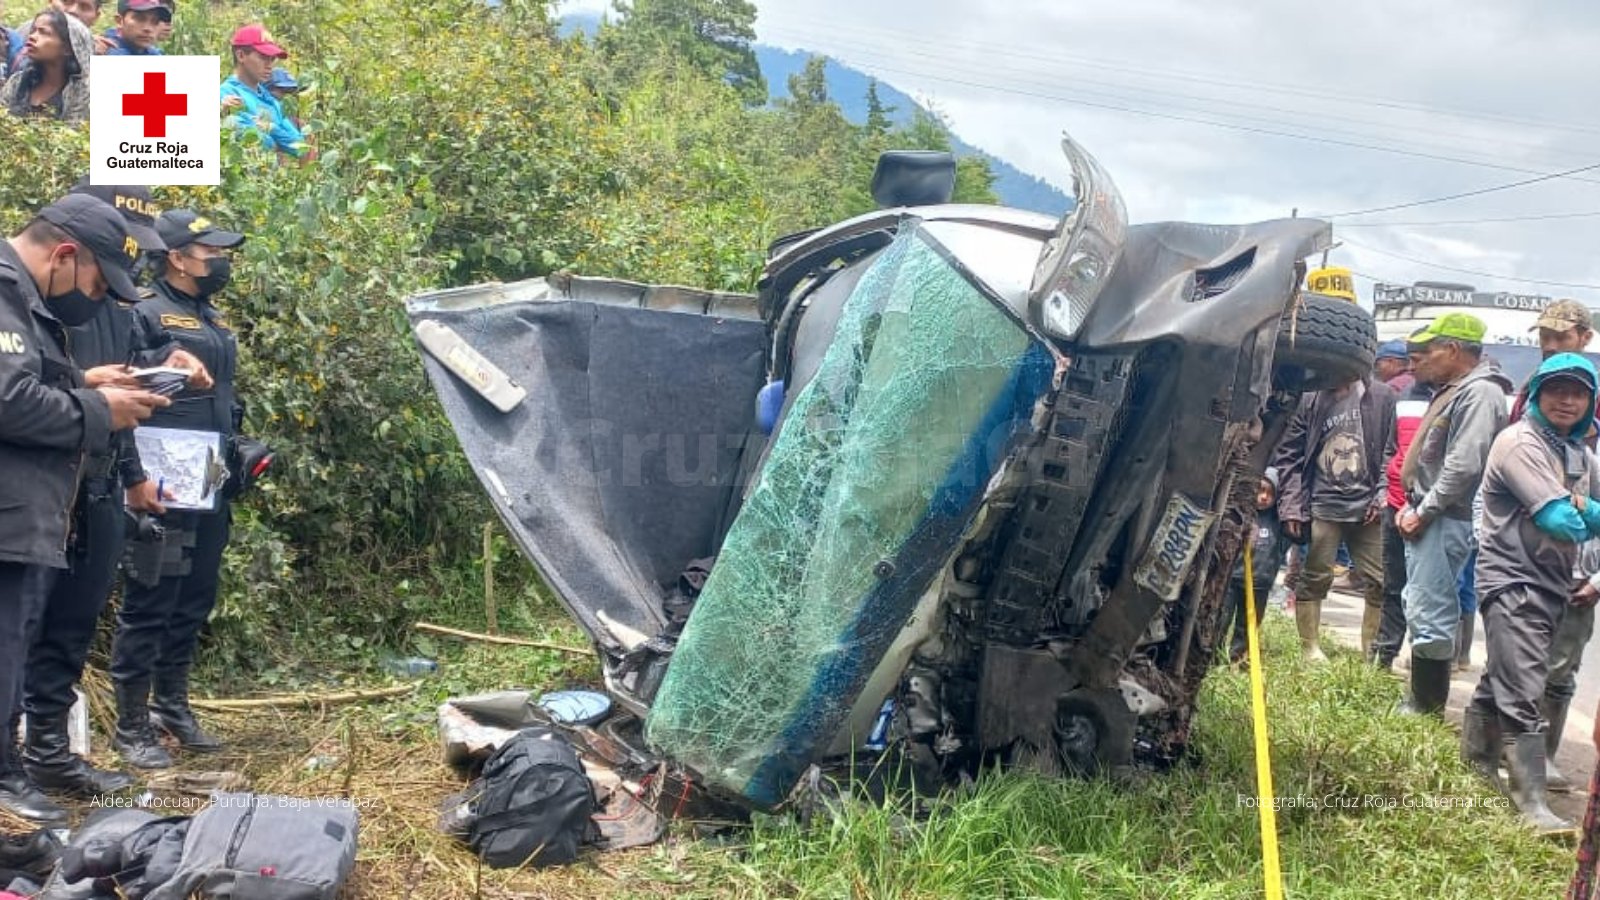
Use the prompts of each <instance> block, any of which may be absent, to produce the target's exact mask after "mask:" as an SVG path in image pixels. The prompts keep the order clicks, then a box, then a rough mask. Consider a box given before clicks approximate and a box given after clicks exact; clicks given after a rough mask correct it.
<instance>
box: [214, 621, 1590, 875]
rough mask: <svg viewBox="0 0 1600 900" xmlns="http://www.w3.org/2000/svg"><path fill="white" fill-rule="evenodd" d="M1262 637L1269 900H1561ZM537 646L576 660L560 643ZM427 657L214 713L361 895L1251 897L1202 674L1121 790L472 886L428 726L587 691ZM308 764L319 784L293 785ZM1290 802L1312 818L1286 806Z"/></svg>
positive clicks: (1217, 702) (1518, 829)
mask: <svg viewBox="0 0 1600 900" xmlns="http://www.w3.org/2000/svg"><path fill="white" fill-rule="evenodd" d="M1266 635H1267V673H1268V705H1269V715H1270V721H1271V731H1272V752H1273V777H1274V779H1275V784H1276V793H1277V794H1278V796H1279V797H1280V798H1283V803H1284V804H1285V808H1284V809H1283V810H1282V811H1281V812H1280V814H1279V817H1278V823H1279V831H1280V834H1281V837H1282V861H1283V871H1284V876H1285V884H1286V887H1287V891H1288V893H1287V896H1289V897H1317V898H1324V897H1325V898H1349V900H1358V898H1359V900H1366V898H1372V897H1405V896H1416V897H1428V898H1442V900H1455V898H1459V900H1481V898H1483V897H1491V896H1492V897H1495V898H1497V900H1498V898H1505V900H1514V898H1529V900H1533V898H1541V900H1542V898H1549V897H1557V896H1560V894H1561V891H1562V888H1563V887H1564V885H1565V884H1566V880H1567V878H1568V877H1569V876H1570V874H1571V872H1572V866H1573V853H1572V848H1571V846H1570V845H1566V844H1560V843H1553V842H1549V841H1545V840H1541V839H1540V838H1538V837H1536V836H1535V835H1534V834H1533V832H1532V831H1530V830H1527V829H1525V828H1523V826H1521V825H1520V824H1519V822H1518V820H1517V819H1516V818H1515V815H1514V814H1513V813H1512V812H1510V811H1509V810H1504V809H1497V808H1476V809H1461V808H1433V809H1429V808H1425V807H1423V806H1422V805H1421V804H1424V803H1427V802H1429V801H1430V800H1432V801H1437V800H1442V799H1452V798H1453V799H1458V800H1464V801H1468V802H1471V801H1478V802H1483V801H1488V800H1491V799H1493V795H1491V794H1487V793H1486V792H1485V786H1484V785H1483V784H1481V783H1480V782H1478V781H1477V780H1475V779H1474V778H1473V777H1472V776H1471V775H1470V774H1469V773H1468V772H1467V771H1466V770H1465V768H1464V767H1463V766H1462V765H1461V763H1460V762H1459V761H1458V760H1457V758H1456V742H1457V737H1456V735H1455V734H1454V733H1453V732H1452V731H1451V730H1450V729H1449V728H1446V727H1445V726H1443V725H1440V724H1437V723H1431V722H1423V721H1419V720H1415V719H1410V718H1405V717H1401V716H1398V715H1395V714H1393V713H1391V712H1389V710H1390V709H1391V708H1392V707H1393V705H1394V703H1395V701H1396V700H1397V699H1398V698H1399V695H1400V691H1401V685H1400V683H1399V681H1398V680H1397V679H1396V678H1394V677H1393V676H1391V675H1387V674H1383V673H1379V672H1377V671H1375V670H1373V669H1371V668H1370V667H1367V666H1364V665H1362V664H1361V663H1360V662H1359V661H1358V660H1357V659H1356V657H1355V655H1354V654H1353V653H1352V652H1349V651H1345V652H1337V653H1335V654H1334V659H1333V661H1332V663H1331V664H1330V665H1327V666H1322V667H1308V666H1304V665H1303V664H1302V663H1301V662H1300V660H1299V654H1298V646H1297V641H1298V639H1297V637H1296V636H1295V634H1294V630H1293V626H1292V625H1291V624H1290V623H1289V622H1288V621H1287V620H1286V619H1285V618H1283V617H1281V616H1278V615H1272V616H1269V617H1268V626H1267V628H1266ZM541 636H543V637H546V638H550V639H554V640H560V641H564V642H568V643H571V642H575V641H576V640H577V638H576V637H575V635H574V632H573V630H572V629H571V627H570V626H567V627H566V628H565V630H564V631H562V630H558V631H555V632H551V633H546V634H543V635H541ZM441 644H442V645H443V644H444V642H441ZM438 649H440V650H441V651H442V652H443V653H442V655H443V665H442V668H441V670H440V673H439V675H438V676H436V677H434V678H432V679H428V680H426V681H422V682H420V683H418V685H417V689H416V693H415V694H413V695H412V696H410V697H409V698H406V699H403V700H397V701H394V702H390V703H384V704H378V705H374V706H367V707H346V708H341V709H337V710H335V711H334V714H333V715H331V716H329V715H326V714H316V713H306V712H293V711H279V712H278V713H277V714H276V715H275V716H272V717H263V716H260V715H259V714H255V715H243V714H241V715H237V716H228V717H225V718H224V719H223V720H222V721H223V723H224V727H225V729H226V730H227V731H228V733H229V736H230V737H231V738H233V739H234V741H233V747H234V749H232V750H230V751H229V753H228V754H227V755H226V756H224V757H221V758H208V759H207V761H206V764H207V765H208V766H216V767H220V768H238V769H241V770H243V771H246V772H248V773H249V774H250V775H251V776H252V777H253V778H254V779H255V783H256V786H257V788H258V789H271V790H286V791H290V792H293V793H297V794H302V795H308V796H319V795H324V794H336V793H339V792H341V791H345V790H348V791H349V792H350V794H351V795H352V796H354V797H356V798H359V799H360V800H361V801H362V803H363V809H364V811H363V817H364V818H363V821H362V853H361V858H360V861H359V862H358V868H357V873H356V875H355V878H354V882H355V884H357V885H359V886H360V890H359V892H358V895H359V896H363V897H369V896H370V897H399V896H428V897H435V898H451V900H454V898H463V900H464V898H469V897H476V896H483V897H508V896H534V897H537V896H549V897H568V898H590V897H596V898H598V897H608V898H610V897H685V898H713V897H715V898H768V897H782V898H808V900H809V898H819V900H820V898H829V900H832V898H850V900H869V898H889V897H894V898H914V900H934V898H939V900H944V898H975V900H976V898H982V900H987V898H991V897H1038V898H1080V897H1081V898H1130V900H1152V898H1171V900H1193V898H1249V897H1260V896H1261V885H1262V881H1261V877H1262V876H1261V845H1260V835H1259V830H1258V823H1257V813H1256V810H1255V809H1253V808H1251V807H1249V806H1248V805H1244V804H1242V803H1241V797H1244V798H1250V797H1253V796H1254V795H1255V764H1254V757H1253V755H1252V754H1253V750H1252V743H1251V724H1250V702H1249V691H1248V681H1247V678H1246V677H1245V675H1244V674H1243V673H1240V672H1234V671H1228V670H1226V669H1218V670H1216V671H1215V672H1213V674H1212V675H1211V677H1210V679H1209V680H1208V682H1207V684H1206V687H1205V689H1204V691H1203V694H1202V697H1201V707H1200V709H1201V712H1200V713H1199V715H1197V716H1196V719H1195V721H1196V726H1197V733H1196V735H1195V744H1194V746H1195V750H1196V752H1195V754H1194V756H1193V757H1192V759H1191V760H1190V761H1189V762H1186V763H1185V764H1183V765H1180V766H1178V767H1177V768H1175V769H1173V770H1172V771H1169V772H1164V773H1151V774H1146V775H1142V776H1140V777H1139V778H1138V780H1137V781H1136V782H1135V783H1132V784H1129V785H1113V784H1109V783H1105V782H1094V783H1088V782H1078V781H1055V780H1048V779H1042V778H1035V777H1029V776H1026V775H1020V774H1009V775H989V776H986V777H984V778H983V779H982V780H980V781H979V783H978V784H977V785H976V786H975V787H974V788H973V789H972V790H971V791H969V792H966V793H965V794H963V795H961V796H957V797H953V798H951V799H949V800H946V801H942V802H938V803H935V804H933V806H932V809H931V812H930V813H929V814H928V815H927V816H926V817H922V818H918V817H914V816H912V815H909V814H908V813H907V809H908V808H909V806H908V804H904V803H899V802H890V803H886V804H875V803H869V802H858V801H849V802H844V803H840V804H838V805H837V812H836V814H834V815H828V814H819V815H816V816H814V817H813V818H812V819H811V821H810V822H809V823H807V824H799V823H797V822H795V821H793V820H791V819H788V818H761V819H759V820H758V821H757V822H756V823H755V824H754V826H753V827H748V828H738V829H734V830H732V831H730V832H727V833H725V834H723V835H720V836H718V837H717V838H716V839H713V840H705V841H690V840H680V839H669V841H668V842H667V843H664V844H662V845H658V846H655V847H650V848H645V849H640V850H636V851H630V852H626V853H620V854H606V855H600V856H594V857H590V858H589V859H588V860H587V861H585V862H582V863H579V864H578V865H575V866H571V867H567V868H562V869H553V870H547V871H543V872H537V873H523V874H513V873H508V872H495V871H490V870H479V869H478V868H477V867H476V866H475V859H474V857H473V856H472V855H471V853H470V852H468V851H466V850H464V849H462V848H460V847H459V846H457V845H455V844H454V843H452V842H451V841H450V840H449V839H447V838H445V837H443V836H442V835H440V834H438V833H437V832H435V831H433V830H432V828H431V823H432V821H433V818H434V816H435V815H436V812H437V809H438V803H439V800H440V798H442V797H444V796H445V795H446V794H449V793H451V792H453V791H457V790H460V785H461V783H462V782H461V781H460V779H459V777H458V776H454V775H452V774H451V773H450V772H449V771H448V770H447V769H446V768H445V766H444V765H443V763H441V762H440V761H439V751H438V738H437V737H436V735H435V734H434V731H433V726H432V723H433V709H434V706H435V704H437V703H438V702H439V701H441V700H443V699H444V698H445V697H447V696H451V695H459V694H461V693H466V692H471V691H476V690H483V689H488V688H498V687H505V686H507V683H508V682H510V683H511V684H521V685H527V686H532V687H535V688H543V687H550V686H558V685H564V684H569V683H571V682H570V679H583V678H592V677H593V674H594V673H593V671H592V665H590V663H589V661H588V660H586V659H584V658H583V657H575V656H567V655H558V654H551V653H545V652H541V651H534V650H525V649H522V648H495V647H485V646H482V645H471V646H463V645H459V644H454V645H443V646H440V647H439V648H438ZM213 721H215V718H214V717H213ZM313 758H321V759H322V760H323V761H324V762H325V763H326V765H325V766H322V767H318V765H317V764H312V765H311V766H310V767H309V768H308V760H312V759H313ZM396 773H403V774H401V775H399V776H397V774H396ZM1368 797H1372V798H1374V799H1373V800H1371V801H1368V799H1367V798H1368ZM1295 798H1307V799H1314V800H1316V801H1317V802H1318V803H1322V802H1330V804H1331V808H1320V809H1313V808H1307V807H1304V806H1301V807H1294V808H1290V807H1289V803H1290V802H1291V801H1292V800H1294V799H1295ZM1391 803H1392V804H1393V807H1392V808H1390V804H1391ZM1408 803H1409V804H1411V805H1409V806H1408V805H1407V804H1408ZM1341 804H1342V805H1341ZM690 836H691V835H690V834H689V833H688V832H687V831H684V830H680V831H679V833H678V835H677V837H678V838H687V837H690ZM701 836H704V835H701ZM480 880H481V885H480V883H479V882H480ZM480 888H481V890H480Z"/></svg>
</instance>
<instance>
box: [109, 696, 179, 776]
mask: <svg viewBox="0 0 1600 900" xmlns="http://www.w3.org/2000/svg"><path fill="white" fill-rule="evenodd" d="M116 694H117V730H116V732H115V733H114V734H112V736H111V746H112V747H113V748H115V749H116V751H117V752H118V753H120V754H122V761H123V762H125V763H127V764H128V765H130V766H133V767H134V768H136V769H170V768H172V754H170V753H168V752H167V748H165V747H163V746H161V741H159V740H158V739H157V738H156V731H155V728H153V727H152V726H151V725H150V704H149V699H148V698H149V694H150V683H149V682H147V681H144V682H138V683H136V684H120V683H119V684H117V685H116Z"/></svg>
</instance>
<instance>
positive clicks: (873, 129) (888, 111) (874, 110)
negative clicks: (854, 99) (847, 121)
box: [866, 78, 896, 140]
mask: <svg viewBox="0 0 1600 900" xmlns="http://www.w3.org/2000/svg"><path fill="white" fill-rule="evenodd" d="M895 109H896V107H893V106H885V105H884V104H883V100H882V99H880V98H879V97H878V79H876V78H874V79H872V80H870V81H868V82H867V126H866V127H867V137H868V139H869V140H870V139H875V138H883V137H886V136H888V134H889V129H890V128H891V127H893V126H894V120H893V119H892V118H891V117H892V116H893V115H894V112H895Z"/></svg>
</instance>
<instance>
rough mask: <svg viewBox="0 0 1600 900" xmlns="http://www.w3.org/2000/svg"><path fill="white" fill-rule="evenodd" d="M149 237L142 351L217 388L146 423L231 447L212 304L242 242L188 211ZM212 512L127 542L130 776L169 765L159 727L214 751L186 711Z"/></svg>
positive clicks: (168, 521) (218, 526) (124, 727)
mask: <svg viewBox="0 0 1600 900" xmlns="http://www.w3.org/2000/svg"><path fill="white" fill-rule="evenodd" d="M156 231H157V232H158V233H159V235H160V237H161V240H162V241H163V242H164V243H165V244H166V245H167V254H166V256H165V258H164V259H161V260H160V261H159V262H158V264H157V269H158V272H157V278H156V281H155V283H154V294H153V296H150V297H148V298H146V299H144V300H141V301H140V302H139V303H138V304H137V305H136V306H135V307H134V318H135V321H136V322H137V324H138V327H139V330H140V331H141V333H142V335H143V338H142V343H143V344H144V346H146V347H148V348H150V349H151V350H152V351H153V352H157V353H159V352H161V351H163V350H164V349H166V348H170V347H182V348H183V349H185V350H188V351H189V352H190V353H192V354H194V355H195V356H196V357H198V358H199V359H200V361H201V362H202V363H204V364H205V367H206V369H207V370H208V371H209V372H210V373H211V378H212V381H213V384H212V387H211V389H210V390H205V391H186V392H184V393H182V394H179V395H178V396H177V397H176V398H175V400H174V402H173V404H172V406H170V407H168V408H167V409H164V410H161V411H160V412H159V413H157V414H156V415H155V416H152V417H151V419H150V421H149V423H148V424H150V425H151V426H159V427H162V428H175V429H185V430H189V431H199V432H206V433H209V434H215V435H220V438H221V441H220V443H221V444H222V445H223V446H224V447H226V446H228V442H229V440H230V439H231V438H232V436H233V435H234V433H235V432H236V431H237V430H238V427H239V424H240V419H241V418H242V410H241V408H240V406H239V404H238V402H237V401H236V400H235V398H234V393H233V379H234V370H235V368H236V366H237V363H238V355H239V353H238V345H237V344H236V342H235V341H234V337H233V331H232V330H231V329H230V328H229V326H228V322H227V319H226V318H225V317H224V316H223V314H222V313H221V312H220V311H218V310H217V308H216V306H215V305H213V303H212V299H213V297H215V295H216V294H217V293H218V292H219V291H221V290H222V289H223V288H225V287H226V286H227V284H228V279H229V276H230V275H231V273H232V264H231V261H230V260H229V257H228V250H230V249H232V248H234V247H237V246H239V245H240V244H241V243H243V242H244V235H241V234H236V233H234V232H231V231H223V230H222V229H220V228H217V227H216V226H215V225H213V224H212V223H211V221H210V220H208V219H206V218H204V217H202V216H200V215H198V214H197V213H195V212H194V211H193V210H187V209H177V210H169V211H167V212H164V213H162V214H161V216H160V217H159V218H158V219H157V220H156ZM216 505H217V508H216V509H215V510H212V511H199V510H173V511H171V512H169V513H167V514H166V515H164V516H162V517H161V519H160V522H161V526H162V528H161V534H160V535H151V536H149V537H148V538H147V537H145V536H141V538H140V539H139V540H135V541H131V542H130V548H129V552H128V556H127V561H128V564H127V566H125V571H124V574H125V576H126V577H125V580H124V583H123V584H124V586H123V593H122V610H121V613H120V614H119V615H118V617H117V634H116V638H115V640H114V641H113V642H112V648H111V680H112V682H113V684H114V685H115V688H116V696H117V728H116V734H115V736H114V737H113V739H112V745H113V746H114V747H116V749H117V751H118V752H119V753H121V754H122V758H123V760H124V761H126V762H127V763H128V764H129V765H132V766H135V767H137V768H141V769H161V768H166V767H168V766H171V765H172V757H171V755H170V754H168V753H167V751H166V749H165V748H164V747H162V746H161V743H160V741H159V740H158V739H157V735H156V727H159V728H160V729H161V730H163V731H166V732H167V733H169V734H171V735H172V736H173V737H175V738H177V740H178V745H179V746H180V747H183V748H184V749H186V750H194V751H199V752H209V751H214V750H217V749H220V747H221V743H220V742H219V741H217V739H216V738H214V737H212V736H211V735H209V734H207V733H206V732H205V731H204V730H203V729H202V728H201V727H200V723H199V722H197V721H195V717H194V712H193V710H191V709H190V708H189V669H190V666H191V665H192V664H193V662H194V652H195V643H196V642H197V641H198V639H199V636H200V628H201V626H202V625H204V624H205V621H206V617H207V616H209V615H210V613H211V608H212V607H213V606H215V605H216V602H217V581H218V575H219V574H220V570H221V567H222V552H223V549H224V548H225V547H226V546H227V544H228V522H229V518H230V514H229V510H228V502H227V500H226V499H224V498H221V497H218V498H217V500H216ZM146 541H150V542H159V543H160V544H161V546H160V547H159V548H156V549H155V552H145V551H147V550H150V549H151V548H149V547H144V546H142V544H143V543H144V542H146ZM136 561H137V564H136ZM152 726H155V727H152Z"/></svg>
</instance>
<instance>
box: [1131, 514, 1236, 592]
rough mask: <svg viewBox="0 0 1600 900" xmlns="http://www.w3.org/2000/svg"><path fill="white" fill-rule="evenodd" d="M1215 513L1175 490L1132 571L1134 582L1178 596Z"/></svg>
mask: <svg viewBox="0 0 1600 900" xmlns="http://www.w3.org/2000/svg"><path fill="white" fill-rule="evenodd" d="M1215 520H1216V516H1215V515H1213V514H1212V513H1211V512H1210V511H1208V510H1207V509H1206V508H1205V507H1203V506H1200V505H1199V504H1197V503H1195V502H1193V501H1192V500H1190V499H1189V498H1188V497H1185V496H1183V495H1182V494H1173V495H1172V499H1171V500H1170V501H1168V502H1167V512H1166V515H1164V516H1162V517H1161V524H1160V525H1159V526H1157V528H1156V534H1155V537H1154V538H1153V539H1151V541H1150V547H1149V549H1147V550H1146V551H1145V554H1144V561H1143V562H1141V563H1140V564H1139V568H1138V569H1137V570H1136V571H1135V572H1134V573H1133V581H1134V583H1135V584H1137V585H1139V586H1140V587H1142V588H1144V589H1145V590H1148V591H1150V592H1151V593H1153V594H1155V595H1156V596H1158V597H1160V598H1162V599H1163V600H1176V599H1178V591H1179V590H1180V589H1182V587H1183V579H1184V576H1185V575H1187V574H1188V573H1189V566H1191V565H1193V563H1194V557H1195V554H1197V553H1199V552H1200V544H1201V542H1203V541H1204V540H1205V537H1206V532H1207V531H1208V530H1210V528H1211V523H1212V522H1213V521H1215Z"/></svg>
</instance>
